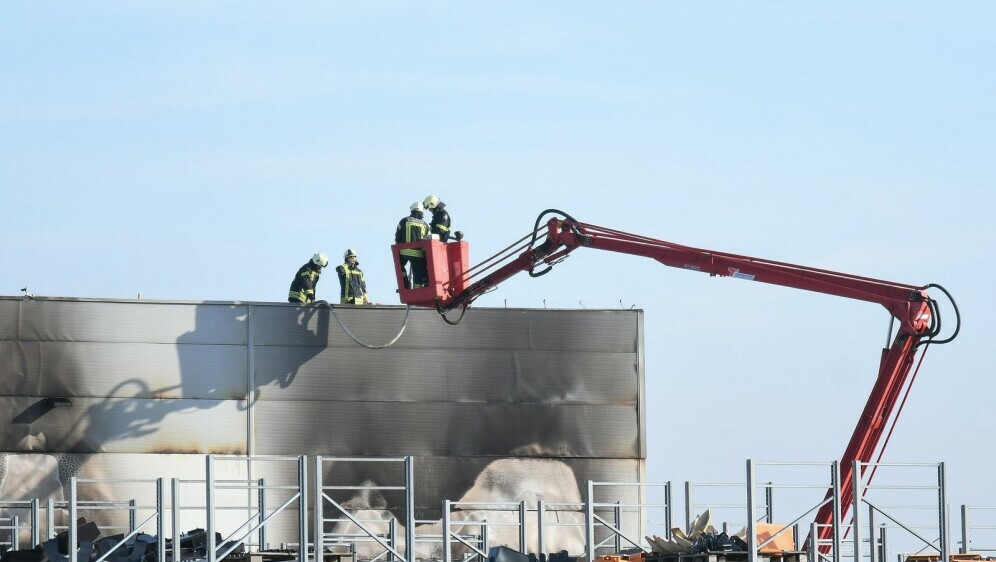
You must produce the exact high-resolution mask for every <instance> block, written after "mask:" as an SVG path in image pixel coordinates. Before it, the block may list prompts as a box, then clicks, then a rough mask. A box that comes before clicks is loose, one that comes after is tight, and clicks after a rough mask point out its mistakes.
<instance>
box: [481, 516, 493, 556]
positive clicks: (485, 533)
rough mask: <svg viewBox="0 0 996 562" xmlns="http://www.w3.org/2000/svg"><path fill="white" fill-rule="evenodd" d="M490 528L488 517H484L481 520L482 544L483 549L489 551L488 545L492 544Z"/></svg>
mask: <svg viewBox="0 0 996 562" xmlns="http://www.w3.org/2000/svg"><path fill="white" fill-rule="evenodd" d="M488 529H489V527H488V520H487V519H482V520H481V544H482V546H481V550H483V551H484V552H488V545H489V544H491V541H490V539H489V537H488Z"/></svg>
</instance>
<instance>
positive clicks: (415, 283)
mask: <svg viewBox="0 0 996 562" xmlns="http://www.w3.org/2000/svg"><path fill="white" fill-rule="evenodd" d="M410 209H411V212H410V213H409V215H408V216H407V217H405V218H403V219H401V222H399V223H398V228H396V229H395V231H394V243H395V244H407V243H411V242H418V241H420V240H425V239H426V238H428V237H429V225H427V224H425V221H424V220H422V217H423V215H424V211H425V208H424V207H422V204H421V203H419V202H418V201H416V202H414V203H412V206H411V207H410ZM400 253H401V256H400V257H401V269H402V270H404V269H405V264H409V263H410V264H411V276H410V277H409V276H408V275H407V274H406V275H405V288H406V289H412V288H416V289H417V288H419V287H424V286H426V285H427V284H428V283H429V270H428V268H427V267H426V263H425V250H423V249H422V248H408V249H404V250H401V252H400Z"/></svg>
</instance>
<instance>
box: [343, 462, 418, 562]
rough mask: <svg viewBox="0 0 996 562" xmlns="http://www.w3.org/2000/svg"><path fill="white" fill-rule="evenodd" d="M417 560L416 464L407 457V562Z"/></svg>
mask: <svg viewBox="0 0 996 562" xmlns="http://www.w3.org/2000/svg"><path fill="white" fill-rule="evenodd" d="M414 560H415V462H414V457H411V456H409V457H405V562H414ZM354 562H355V561H354Z"/></svg>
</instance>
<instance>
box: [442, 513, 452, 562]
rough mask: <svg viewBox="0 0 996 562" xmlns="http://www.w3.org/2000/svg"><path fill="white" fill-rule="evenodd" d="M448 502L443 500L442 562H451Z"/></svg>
mask: <svg viewBox="0 0 996 562" xmlns="http://www.w3.org/2000/svg"><path fill="white" fill-rule="evenodd" d="M450 523H451V522H450V500H443V562H451V561H452V558H451V556H452V555H451V554H450V548H451V547H452V546H453V545H452V541H451V540H450Z"/></svg>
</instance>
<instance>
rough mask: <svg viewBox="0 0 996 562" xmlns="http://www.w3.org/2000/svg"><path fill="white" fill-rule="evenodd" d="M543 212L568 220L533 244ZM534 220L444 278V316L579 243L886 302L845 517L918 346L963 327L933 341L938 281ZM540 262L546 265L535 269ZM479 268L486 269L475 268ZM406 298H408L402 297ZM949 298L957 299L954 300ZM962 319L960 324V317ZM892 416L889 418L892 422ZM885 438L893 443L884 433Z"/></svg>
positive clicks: (847, 465) (855, 437) (854, 447)
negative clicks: (891, 331) (890, 320)
mask: <svg viewBox="0 0 996 562" xmlns="http://www.w3.org/2000/svg"><path fill="white" fill-rule="evenodd" d="M546 214H559V215H563V216H566V217H567V218H566V219H562V218H552V219H550V220H549V221H548V222H547V223H546V228H545V231H546V239H545V240H544V241H543V242H542V243H541V244H539V245H536V244H535V242H536V241H537V235H538V234H539V233H541V232H542V231H543V229H541V228H539V225H540V220H541V219H542V217H543V216H544V215H546ZM536 226H537V228H535V229H534V232H533V233H532V234H531V235H529V236H527V237H525V238H523V239H520V240H519V242H517V243H516V244H518V243H521V242H523V241H524V240H526V239H527V238H531V241H530V242H529V243H527V244H526V245H525V247H526V249H525V250H524V251H522V252H521V253H520V254H518V255H517V256H516V255H515V254H514V252H515V251H518V248H522V247H523V246H519V247H518V248H517V249H514V250H511V253H509V251H510V249H512V248H513V247H514V246H516V244H513V245H512V246H510V247H509V248H506V249H505V250H503V251H502V252H500V253H499V254H498V255H496V256H494V257H492V258H490V259H489V260H486V261H485V262H484V263H482V264H480V265H479V266H475V267H474V268H470V269H468V270H467V271H457V272H454V273H453V274H452V275H451V277H450V278H449V279H448V280H447V281H442V282H441V284H442V290H441V291H439V292H438V293H437V294H438V295H442V297H441V298H436V300H435V302H434V303H432V304H434V305H435V306H436V308H437V309H438V310H439V312H440V313H441V314H444V318H445V313H446V312H447V311H450V310H453V309H454V308H464V309H466V308H467V307H468V306H469V305H470V304H471V302H473V301H474V299H476V298H477V297H479V296H481V295H482V294H484V293H486V292H488V291H490V290H491V289H493V288H494V287H496V286H497V285H498V284H499V283H501V282H502V281H505V280H506V279H508V278H510V277H512V276H513V275H515V274H517V273H519V272H523V271H526V272H529V274H530V275H532V276H534V277H535V276H539V275H543V274H545V273H547V272H548V271H549V270H550V268H552V266H553V265H554V264H556V263H557V262H559V261H561V260H563V259H565V258H566V257H567V255H568V254H570V253H571V252H572V251H574V250H575V249H576V248H579V247H587V248H594V249H598V250H605V251H609V252H619V253H624V254H632V255H636V256H643V257H648V258H653V259H655V260H657V261H659V262H660V263H662V264H664V265H667V266H671V267H677V268H681V269H688V270H691V271H700V272H703V273H708V274H709V275H711V276H723V277H735V278H738V279H745V280H751V281H760V282H763V283H770V284H773V285H782V286H785V287H794V288H797V289H802V290H806V291H816V292H820V293H826V294H829V295H835V296H840V297H847V298H852V299H858V300H863V301H868V302H873V303H878V304H880V305H882V306H884V307H885V308H886V310H888V311H889V314H891V315H892V316H893V317H894V318H895V319H896V320H898V322H899V329H898V330H897V331H896V337H895V339H894V340H893V342H892V344H891V346H890V347H889V348H888V349H884V350H883V351H882V360H881V364H880V366H879V373H878V378H877V379H876V381H875V385H874V387H873V388H872V391H871V394H870V395H869V397H868V401H867V403H866V404H865V407H864V410H863V411H862V413H861V417H860V418H858V423H857V425H856V427H855V428H854V432H853V434H852V435H851V439H850V441H849V442H848V444H847V447H846V448H845V450H844V454H843V456H842V457H841V460H840V469H841V482H840V486H841V496H840V502H841V503H840V508H841V514H842V515H841V517H842V518H843V517H844V516H845V515H846V514H847V511H848V509H849V508H850V507H851V505H852V502H853V477H854V461H860V462H871V461H872V460H873V459H875V460H876V461H877V460H878V459H877V458H875V454H876V451H878V456H879V458H880V457H881V453H882V450H884V446H885V444H886V443H884V442H883V439H882V438H883V436H884V435H886V431H887V429H888V427H890V426H891V425H894V424H895V421H896V418H897V417H898V414H899V412H898V411H897V410H896V406H897V405H898V404H899V403H900V400H901V399H902V396H903V395H904V394H905V392H904V390H906V391H908V386H909V383H910V382H912V381H911V380H910V377H909V375H910V370H911V367H912V365H913V362H914V359H915V356H916V353H917V349H918V348H919V347H920V345H922V344H925V343H931V342H933V343H947V342H949V341H951V340H952V339H954V337H955V336H956V335H957V333H958V327H956V329H955V331H954V333H953V334H952V335H951V336H950V337H949V338H947V339H945V340H937V339H935V338H936V337H937V336H938V334H939V332H940V313H939V311H938V309H937V305H936V302H935V301H934V300H933V299H931V298H930V297H929V296H928V295H927V293H926V289H927V288H928V287H937V288H938V289H940V290H941V291H943V292H944V293H945V295H947V296H948V298H949V299H950V294H948V293H947V291H945V290H944V288H943V287H940V286H939V285H927V286H923V287H917V286H914V285H906V284H902V283H893V282H889V281H882V280H879V279H872V278H869V277H859V276H856V275H849V274H846V273H838V272H834V271H828V270H823V269H816V268H812V267H804V266H799V265H792V264H788V263H782V262H777V261H771V260H763V259H758V258H752V257H747V256H740V255H736V254H728V253H723V252H715V251H710V250H702V249H698V248H692V247H688V246H682V245H678V244H674V243H671V242H665V241H662V240H656V239H653V238H647V237H645V236H638V235H635V234H629V233H625V232H621V231H617V230H612V229H608V228H604V227H599V226H595V225H591V224H586V223H581V222H578V221H575V220H574V219H573V218H571V217H569V216H567V215H566V214H565V213H562V212H560V211H555V210H549V211H545V212H544V213H543V214H541V215H540V218H539V219H537V225H536ZM434 244H438V242H434ZM503 254H504V255H503ZM502 260H506V261H507V263H504V265H500V264H501V263H502ZM537 268H543V269H541V270H539V271H537ZM475 269H479V270H481V271H478V272H477V273H475V272H474V270H475ZM488 269H493V271H491V272H490V273H488V274H487V275H484V276H483V277H481V278H480V279H478V280H476V281H474V282H471V280H472V279H473V278H474V277H475V276H478V275H481V274H482V272H483V271H486V270H488ZM423 290H424V289H423ZM404 295H405V293H402V296H403V297H404ZM402 300H403V302H410V301H406V300H404V298H403V299H402ZM410 304H422V305H425V304H427V303H424V302H415V301H411V302H410ZM952 304H954V301H953V300H952ZM955 312H956V313H957V306H955ZM447 321H449V320H447ZM958 324H959V325H960V318H959V320H958ZM900 410H901V408H900ZM890 419H891V422H892V423H891V424H890V423H889V422H890ZM886 441H888V438H887V437H886ZM828 498H829V494H828ZM832 517H833V505H832V504H831V503H826V504H824V505H823V506H822V508H821V509H820V511H819V512H818V514H817V517H816V522H817V523H818V524H820V525H824V524H825V525H829V524H830V523H831V521H832ZM829 533H830V529H829V527H821V533H820V534H821V537H822V538H826V537H827V536H829Z"/></svg>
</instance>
